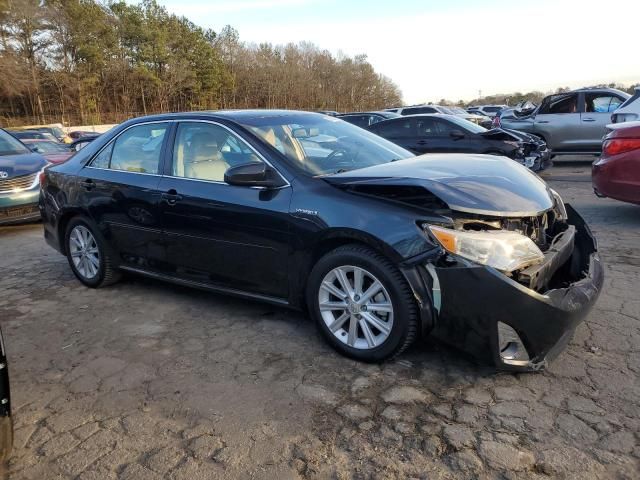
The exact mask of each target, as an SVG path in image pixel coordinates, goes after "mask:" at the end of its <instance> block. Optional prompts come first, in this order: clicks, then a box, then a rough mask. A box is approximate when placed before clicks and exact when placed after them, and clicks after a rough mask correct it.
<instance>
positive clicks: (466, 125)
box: [448, 116, 487, 133]
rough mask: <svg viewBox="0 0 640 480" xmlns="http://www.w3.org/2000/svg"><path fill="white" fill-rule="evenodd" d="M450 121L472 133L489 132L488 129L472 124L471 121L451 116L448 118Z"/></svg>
mask: <svg viewBox="0 0 640 480" xmlns="http://www.w3.org/2000/svg"><path fill="white" fill-rule="evenodd" d="M448 120H449V121H450V122H453V123H455V124H457V125H458V126H459V127H461V128H463V129H465V130H466V131H468V132H471V133H482V132H486V131H487V129H486V128H484V127H481V126H480V125H478V124H476V123H473V122H470V121H469V120H465V119H464V118H462V117H456V116H451V117H449V118H448Z"/></svg>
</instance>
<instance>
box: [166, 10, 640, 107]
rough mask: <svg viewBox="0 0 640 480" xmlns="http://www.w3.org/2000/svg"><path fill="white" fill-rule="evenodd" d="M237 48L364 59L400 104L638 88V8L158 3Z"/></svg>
mask: <svg viewBox="0 0 640 480" xmlns="http://www.w3.org/2000/svg"><path fill="white" fill-rule="evenodd" d="M158 1H159V3H161V4H163V5H165V6H166V7H167V9H168V10H169V11H170V12H172V13H175V14H178V15H184V16H186V17H187V18H189V19H190V20H191V21H193V22H194V23H196V24H197V25H200V26H202V27H208V28H213V29H214V30H215V31H220V30H221V29H222V27H224V26H225V25H227V24H229V25H231V26H233V27H234V28H236V30H238V32H239V34H240V38H241V39H242V40H244V41H247V42H256V43H259V42H270V43H273V44H284V43H288V42H294V43H297V42H300V41H311V42H313V43H315V44H316V45H318V46H319V47H321V48H326V49H328V50H330V51H332V52H333V53H337V52H338V51H342V52H344V53H345V54H347V55H356V54H360V53H364V54H366V55H367V56H368V58H369V61H370V62H371V63H372V65H373V66H374V67H375V69H376V70H377V71H378V72H380V73H383V74H385V75H387V76H388V77H390V78H391V79H392V80H393V81H394V82H395V83H396V84H397V85H398V86H399V87H400V89H401V90H402V93H403V95H404V100H405V103H407V104H411V103H421V102H424V101H437V100H439V99H440V98H446V99H449V100H453V101H457V100H459V99H463V100H470V99H473V98H476V97H477V96H478V91H480V90H481V91H482V94H483V95H491V94H495V93H508V92H513V91H521V92H526V91H530V90H534V89H536V90H542V91H547V90H551V89H555V88H557V87H560V86H563V87H564V86H568V87H571V88H578V87H583V86H589V85H593V84H597V83H609V82H618V83H622V84H631V83H636V82H640V57H639V56H638V45H639V42H640V37H639V36H638V35H639V32H640V20H639V19H640V0H609V1H606V2H605V1H602V0H599V1H593V0H583V1H578V0H520V1H518V0H510V1H509V0H482V1H471V0H441V1H428V0H369V1H367V0H158Z"/></svg>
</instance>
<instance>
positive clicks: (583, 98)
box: [494, 88, 630, 155]
mask: <svg viewBox="0 0 640 480" xmlns="http://www.w3.org/2000/svg"><path fill="white" fill-rule="evenodd" d="M629 97H630V95H629V94H627V93H625V92H622V91H620V90H615V89H612V88H583V89H579V90H574V91H571V92H566V93H558V94H554V95H549V96H547V97H545V98H544V99H543V100H542V103H541V104H540V106H538V107H537V108H535V109H534V110H533V111H531V112H530V113H529V114H527V115H518V114H516V113H515V110H506V111H503V112H502V113H500V114H499V115H497V116H496V117H495V118H494V126H500V127H502V128H507V129H513V130H520V131H523V132H527V133H533V134H535V135H538V136H539V137H542V138H543V139H544V140H545V141H546V142H547V145H548V146H549V148H550V149H551V151H552V155H562V154H567V155H575V154H593V155H597V154H599V153H600V151H601V149H602V137H603V136H604V134H605V132H606V125H607V124H608V123H610V122H611V114H612V113H613V112H615V111H616V110H617V109H618V108H619V107H620V106H621V105H622V104H623V103H624V102H625V101H626V100H627V99H629ZM496 119H497V120H496Z"/></svg>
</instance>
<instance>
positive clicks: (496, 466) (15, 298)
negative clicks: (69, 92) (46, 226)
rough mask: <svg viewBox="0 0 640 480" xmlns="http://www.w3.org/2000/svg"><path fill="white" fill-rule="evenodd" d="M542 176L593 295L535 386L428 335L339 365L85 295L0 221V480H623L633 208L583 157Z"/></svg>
mask: <svg viewBox="0 0 640 480" xmlns="http://www.w3.org/2000/svg"><path fill="white" fill-rule="evenodd" d="M545 177H546V178H547V180H549V181H550V182H551V184H552V186H553V187H554V188H556V189H557V190H559V192H560V193H561V195H563V197H564V199H565V201H567V202H571V203H572V204H573V205H574V206H575V207H577V209H578V210H579V212H580V213H581V214H582V215H584V216H585V217H586V219H587V220H588V221H589V223H590V224H591V226H592V228H593V230H594V231H595V233H596V235H597V237H598V240H599V242H600V247H601V252H602V257H603V259H604V262H605V265H606V288H605V290H604V291H603V293H602V295H601V297H600V300H599V302H598V304H597V308H596V309H595V311H593V312H592V313H591V315H590V316H589V317H588V319H587V321H586V322H585V323H584V324H582V325H581V326H580V327H579V328H578V330H577V334H576V336H575V338H574V340H573V341H572V342H571V344H570V346H569V348H568V350H567V351H566V352H565V353H563V354H562V355H561V356H560V357H559V358H558V359H557V360H556V362H555V363H554V364H552V365H551V367H550V368H549V369H548V370H547V371H545V372H543V373H538V374H518V375H514V374H508V373H496V372H495V371H494V370H493V369H491V368H489V367H484V366H478V365H476V364H475V363H473V362H472V361H470V360H469V359H468V358H467V357H465V356H464V355H462V354H461V353H460V352H458V351H455V350H452V349H449V348H447V347H445V346H443V345H441V344H439V343H436V342H434V341H426V342H419V343H417V344H416V345H415V346H414V347H413V348H412V349H411V350H410V351H408V352H407V353H405V354H403V355H402V356H401V357H400V358H399V359H397V360H396V361H393V362H390V363H386V364H383V365H366V364H360V363H356V362H354V361H351V360H347V359H345V358H343V357H340V356H339V355H337V354H336V353H334V352H333V351H332V350H331V349H330V348H329V347H327V346H326V345H325V343H324V342H323V341H322V340H321V339H320V337H319V336H318V334H317V333H316V329H315V327H314V326H313V325H312V323H311V322H310V321H309V320H308V319H307V318H306V317H305V316H304V315H303V314H301V313H297V312H291V311H288V310H284V309H279V308H275V307H271V306H268V305H264V304H260V303H252V302H248V301H244V300H238V299H233V298H229V297H224V296H220V295H215V294H211V293H207V292H201V291H196V290H189V289H186V288H180V287H176V286H172V285H169V284H164V283H159V282H156V281H152V280H147V279H143V278H136V277H128V278H126V279H125V280H124V281H122V282H121V283H119V284H117V285H115V286H112V287H109V288H105V289H101V290H91V289H87V288H85V287H83V286H81V285H80V283H78V282H77V281H76V280H75V278H74V277H73V275H72V274H71V271H70V269H69V267H68V265H67V262H66V259H65V258H63V257H62V256H60V255H59V254H57V253H56V252H54V251H53V250H51V249H50V248H49V247H48V246H46V245H45V242H44V240H43V238H42V227H41V225H38V224H36V225H30V226H22V227H11V228H1V229H0V252H1V255H0V268H1V272H2V275H1V276H0V292H1V294H0V295H1V296H0V319H1V322H2V328H3V330H4V335H5V340H6V345H7V350H8V356H9V360H10V373H11V382H12V385H11V387H12V396H13V409H14V421H15V445H14V452H13V457H12V458H11V460H10V462H9V464H8V466H7V471H8V475H9V477H10V478H11V479H49V478H64V479H66V478H69V479H80V480H89V479H101V480H102V479H106V480H108V479H122V480H125V479H135V480H145V479H154V478H169V479H185V478H187V479H189V480H197V479H210V478H216V479H217V478H234V479H235V478H240V479H243V478H265V479H290V478H291V479H295V478H339V479H342V478H362V479H368V478H385V479H386V478H429V479H439V478H443V479H448V478H487V479H491V478H518V479H521V478H525V479H526V478H548V477H553V478H577V479H585V478H639V476H640V474H639V473H638V472H640V469H639V465H638V464H639V462H638V460H639V458H640V446H639V440H640V437H639V432H640V382H639V376H640V289H639V287H638V285H639V284H640V207H638V206H633V205H627V204H623V203H619V202H615V201H613V200H605V199H598V198H596V197H595V196H594V195H593V194H592V192H591V184H590V179H589V167H588V166H586V165H569V166H562V167H555V168H554V169H553V170H552V172H551V173H550V174H547V175H546V176H545ZM540 321H541V322H543V321H544V319H540Z"/></svg>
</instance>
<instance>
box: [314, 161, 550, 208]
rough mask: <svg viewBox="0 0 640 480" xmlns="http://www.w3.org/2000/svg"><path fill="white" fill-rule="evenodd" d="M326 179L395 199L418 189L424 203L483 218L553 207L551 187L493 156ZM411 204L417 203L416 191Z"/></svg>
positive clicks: (394, 165) (400, 164) (405, 164)
mask: <svg viewBox="0 0 640 480" xmlns="http://www.w3.org/2000/svg"><path fill="white" fill-rule="evenodd" d="M323 178H324V179H325V180H326V181H327V182H329V183H331V184H332V185H335V186H339V187H342V188H345V189H347V190H350V191H353V192H356V193H363V194H367V195H374V196H380V197H383V198H387V199H390V200H396V201H397V200H400V201H403V200H404V199H406V198H408V195H407V193H406V191H407V190H406V187H410V188H411V189H413V190H414V191H415V187H418V188H422V189H423V191H424V193H425V199H426V198H427V196H428V195H432V196H435V197H437V199H439V200H440V201H441V202H444V203H445V204H446V206H447V207H448V208H450V209H451V210H457V211H460V212H468V213H475V214H480V215H490V216H499V217H523V216H537V215H539V214H541V213H542V212H545V211H547V210H549V209H551V208H552V207H553V206H554V200H553V196H552V194H551V192H550V190H549V188H548V187H547V185H546V184H545V183H544V182H543V181H542V180H541V179H540V178H539V177H538V176H537V175H535V174H534V173H532V172H530V171H529V170H528V169H527V168H525V167H523V166H522V165H519V164H518V163H516V162H514V161H513V160H510V159H508V158H506V157H498V156H494V155H473V154H464V155H461V154H427V155H421V156H418V157H412V158H408V159H405V160H398V161H395V162H390V163H385V164H382V165H376V166H373V167H367V168H361V169H358V170H352V171H349V172H344V173H339V174H335V175H330V176H327V177H323ZM381 187H386V188H381ZM403 188H404V190H405V192H404V193H402V192H401V190H403ZM411 200H412V202H411V203H412V204H414V205H419V204H418V203H417V202H416V195H415V193H414V194H412V195H411ZM426 203H430V204H431V205H433V202H426V201H425V204H426Z"/></svg>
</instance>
